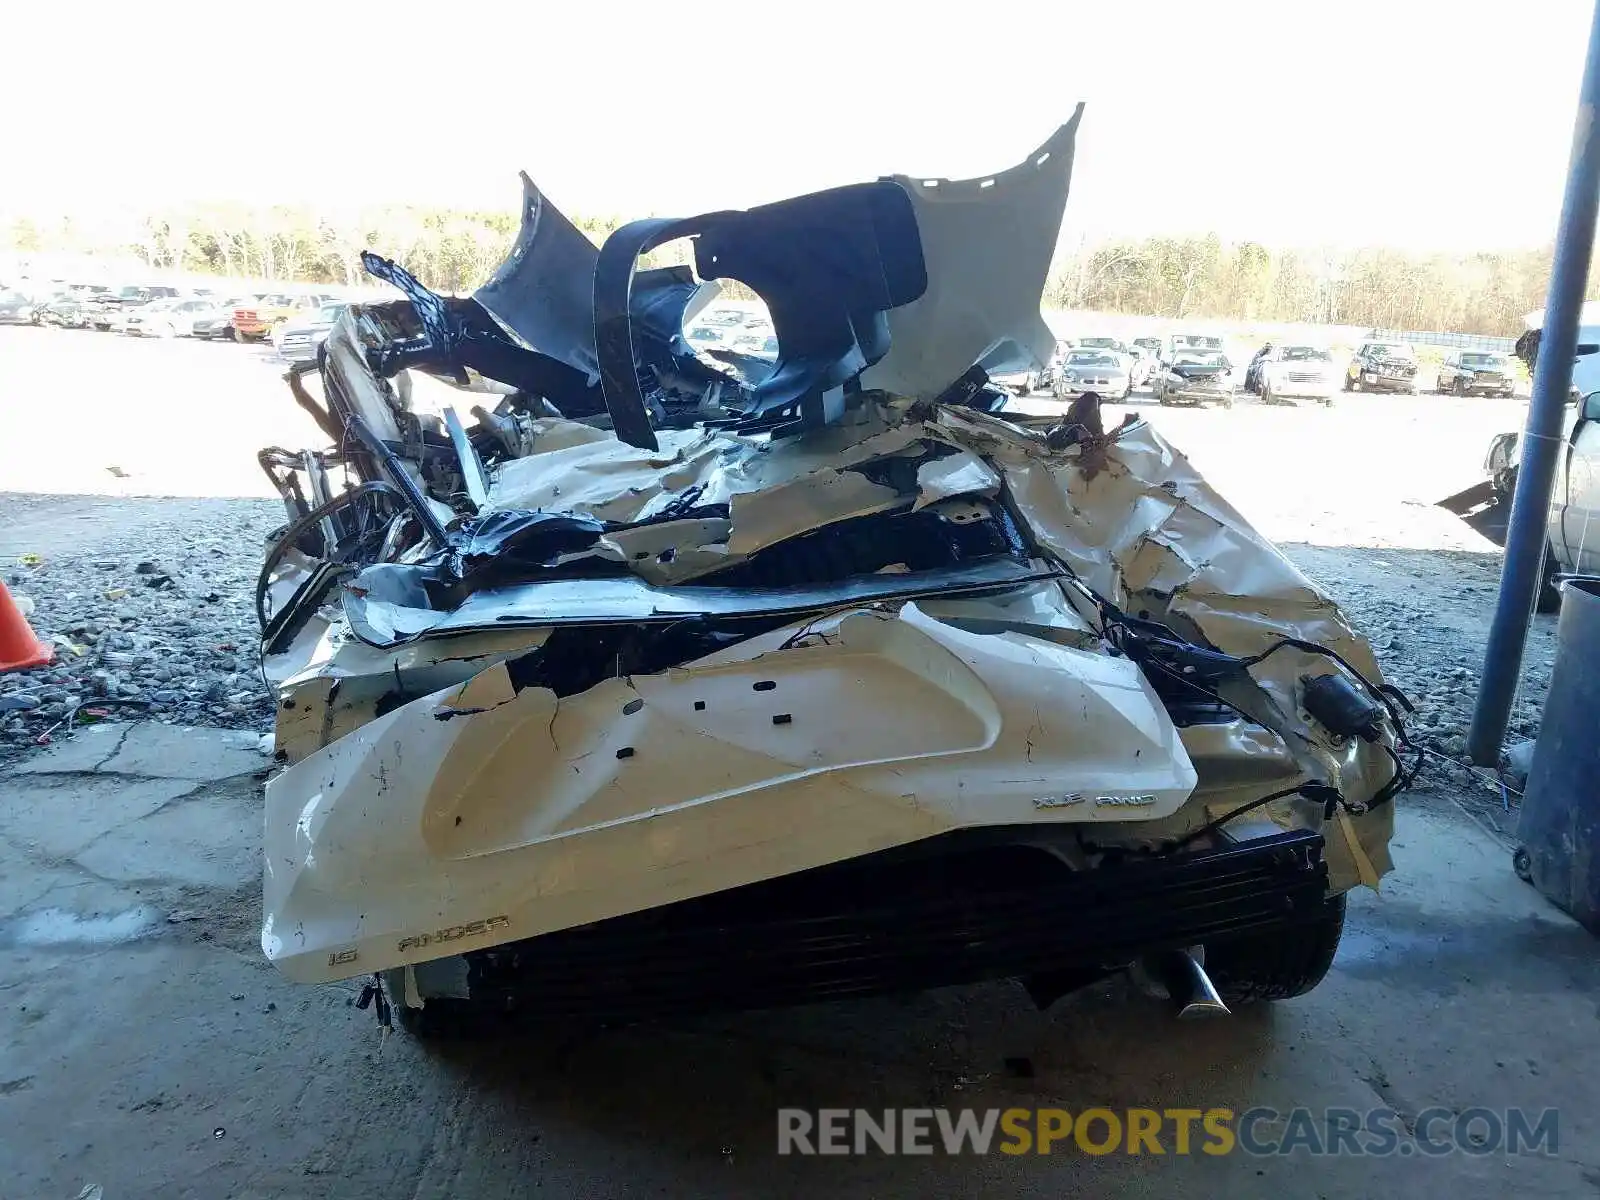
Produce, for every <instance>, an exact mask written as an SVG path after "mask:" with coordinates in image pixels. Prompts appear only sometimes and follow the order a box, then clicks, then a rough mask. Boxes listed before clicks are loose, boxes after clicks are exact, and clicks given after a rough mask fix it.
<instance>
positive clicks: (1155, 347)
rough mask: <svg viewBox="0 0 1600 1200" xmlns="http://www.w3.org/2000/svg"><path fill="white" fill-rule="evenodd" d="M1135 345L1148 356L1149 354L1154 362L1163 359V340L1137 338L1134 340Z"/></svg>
mask: <svg viewBox="0 0 1600 1200" xmlns="http://www.w3.org/2000/svg"><path fill="white" fill-rule="evenodd" d="M1133 344H1134V345H1135V346H1138V347H1139V348H1140V349H1141V350H1143V351H1144V352H1145V353H1146V354H1148V355H1149V356H1150V358H1151V360H1152V361H1155V360H1158V359H1160V357H1161V339H1160V338H1158V337H1137V338H1134V339H1133Z"/></svg>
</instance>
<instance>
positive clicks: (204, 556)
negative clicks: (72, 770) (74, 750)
mask: <svg viewBox="0 0 1600 1200" xmlns="http://www.w3.org/2000/svg"><path fill="white" fill-rule="evenodd" d="M283 515H284V514H283V509H282V507H281V506H280V505H277V504H274V503H272V502H270V501H262V500H164V499H105V498H95V497H54V496H53V497H43V496H18V495H14V494H7V495H0V523H3V525H4V533H3V535H0V546H3V547H4V553H3V554H0V572H3V574H4V577H5V579H6V583H7V586H8V587H9V588H10V589H11V592H12V594H13V595H14V596H16V597H19V598H23V603H24V607H25V608H26V607H28V606H29V602H31V606H32V612H31V614H30V616H29V621H30V623H31V624H32V626H33V628H34V631H35V633H36V634H37V635H38V636H39V637H40V638H42V639H45V640H47V641H52V642H54V643H55V646H56V661H55V662H54V663H53V664H52V665H50V666H47V667H40V668H37V669H35V670H30V671H18V672H12V673H10V674H6V675H0V756H5V755H6V754H8V753H11V754H14V753H17V752H19V751H22V750H25V749H27V748H28V747H30V746H32V745H35V744H37V743H38V742H39V739H40V738H41V737H43V736H49V733H48V731H50V730H51V729H53V728H54V729H56V736H60V734H61V732H62V731H63V730H64V729H65V726H63V725H62V724H61V723H62V722H64V721H67V720H68V719H69V718H71V717H72V714H73V712H74V710H75V709H76V710H77V716H76V720H78V721H92V720H97V719H99V717H100V714H101V713H102V712H104V713H105V714H106V715H109V716H113V717H118V718H123V717H125V716H126V713H127V710H126V708H125V707H123V706H111V705H103V706H101V707H100V708H97V707H96V706H95V704H94V703H93V702H95V701H105V700H124V701H137V702H139V704H138V708H139V709H140V710H144V709H147V710H148V712H149V713H150V714H151V715H152V716H154V717H156V718H158V719H160V720H164V721H169V722H172V723H174V724H179V725H221V726H228V727H232V728H245V729H258V730H261V731H265V730H267V729H269V728H270V727H271V723H272V699H271V697H270V696H269V695H268V693H267V691H266V689H265V688H264V686H263V684H262V680H261V677H260V665H259V664H260V657H259V655H258V653H257V637H258V631H257V624H256V619H255V612H254V595H255V578H256V572H257V570H258V568H259V560H260V554H261V547H262V545H263V544H264V542H265V539H266V536H267V534H268V533H269V532H270V531H271V530H272V529H273V528H274V526H276V525H280V524H282V522H283ZM35 559H37V561H35ZM80 705H82V706H83V707H81V708H80V707H79V706H80Z"/></svg>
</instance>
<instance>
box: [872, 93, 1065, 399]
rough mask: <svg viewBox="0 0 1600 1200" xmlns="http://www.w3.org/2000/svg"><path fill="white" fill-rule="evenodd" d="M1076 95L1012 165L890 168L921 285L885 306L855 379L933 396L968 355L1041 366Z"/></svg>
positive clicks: (1047, 350) (1049, 348)
mask: <svg viewBox="0 0 1600 1200" xmlns="http://www.w3.org/2000/svg"><path fill="white" fill-rule="evenodd" d="M1082 116H1083V105H1081V104H1080V105H1079V106H1078V108H1077V111H1076V112H1074V113H1073V115H1072V120H1070V121H1068V122H1067V123H1066V124H1065V125H1063V126H1062V127H1061V128H1060V129H1058V130H1056V132H1055V133H1054V134H1052V135H1051V136H1050V138H1049V140H1048V141H1046V142H1045V143H1044V144H1043V145H1042V146H1040V147H1039V148H1038V149H1037V150H1035V151H1034V152H1033V153H1032V154H1030V155H1029V156H1028V157H1027V159H1025V160H1024V161H1023V162H1021V163H1019V164H1018V165H1016V166H1014V167H1011V168H1009V169H1007V170H1004V171H999V172H996V173H995V174H993V175H986V176H983V177H981V178H978V179H959V180H955V179H918V178H914V177H911V176H907V175H896V176H894V181H895V182H896V183H898V184H899V185H900V186H901V187H903V188H904V189H905V190H906V192H907V194H908V195H909V196H910V197H911V203H912V207H913V208H914V209H915V211H916V216H917V228H918V230H920V232H921V234H922V253H923V258H924V259H925V260H926V262H927V268H928V287H927V290H926V291H925V292H924V293H923V294H922V296H920V297H919V298H918V299H916V300H913V301H912V302H911V303H909V304H907V305H905V306H904V307H902V308H896V309H893V310H891V311H890V312H889V314H888V322H889V337H890V347H889V352H888V353H887V354H885V355H884V356H883V359H882V360H881V361H880V362H878V363H877V364H876V365H875V366H872V367H869V368H868V369H867V370H866V371H864V372H863V373H862V376H861V386H862V387H864V388H881V389H883V390H884V391H886V392H893V393H894V394H896V395H900V396H916V397H919V398H922V399H929V400H931V399H934V398H935V397H937V396H939V395H941V394H942V393H943V392H944V390H945V389H946V388H948V387H949V386H950V385H951V384H952V383H954V382H955V381H956V380H957V379H959V378H961V376H962V375H963V374H964V373H965V372H966V370H967V368H968V367H970V366H972V365H973V364H974V363H982V364H983V365H984V367H985V369H987V370H988V371H989V372H990V373H991V374H1003V373H1005V372H1007V371H1027V370H1034V369H1036V368H1041V367H1043V366H1044V365H1045V364H1046V363H1048V362H1049V361H1050V355H1051V354H1052V353H1053V351H1054V349H1055V335H1054V334H1052V333H1051V332H1050V329H1049V327H1048V326H1047V325H1046V324H1045V323H1044V318H1043V317H1042V316H1041V315H1040V314H1039V299H1040V296H1041V294H1042V293H1043V291H1044V284H1045V278H1046V276H1047V275H1048V273H1049V270H1050V260H1051V257H1052V255H1053V254H1054V252H1055V247H1056V241H1057V239H1058V238H1059V237H1060V235H1061V218H1062V213H1063V212H1064V210H1065V208H1066V203H1067V188H1068V185H1069V183H1070V182H1071V179H1072V158H1073V150H1074V145H1075V143H1076V140H1077V134H1078V121H1079V119H1080V118H1081V117H1082Z"/></svg>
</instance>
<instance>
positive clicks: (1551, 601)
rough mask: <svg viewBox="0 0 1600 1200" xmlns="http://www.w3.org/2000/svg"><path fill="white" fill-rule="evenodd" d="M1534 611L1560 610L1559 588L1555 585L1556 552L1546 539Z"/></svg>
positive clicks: (1550, 611)
mask: <svg viewBox="0 0 1600 1200" xmlns="http://www.w3.org/2000/svg"><path fill="white" fill-rule="evenodd" d="M1533 608H1534V611H1535V612H1542V613H1553V612H1560V611H1561V589H1560V588H1559V587H1557V586H1556V552H1555V551H1554V550H1553V549H1551V547H1550V543H1549V542H1548V541H1546V542H1545V544H1544V562H1543V563H1541V564H1540V566H1539V591H1538V594H1537V595H1535V596H1534V599H1533Z"/></svg>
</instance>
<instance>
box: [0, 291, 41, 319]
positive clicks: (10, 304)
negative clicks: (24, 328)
mask: <svg viewBox="0 0 1600 1200" xmlns="http://www.w3.org/2000/svg"><path fill="white" fill-rule="evenodd" d="M38 323H39V310H38V306H37V305H35V303H34V302H33V299H32V298H31V297H29V296H26V295H24V294H23V293H22V292H18V291H8V292H0V325H37V324H38Z"/></svg>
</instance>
